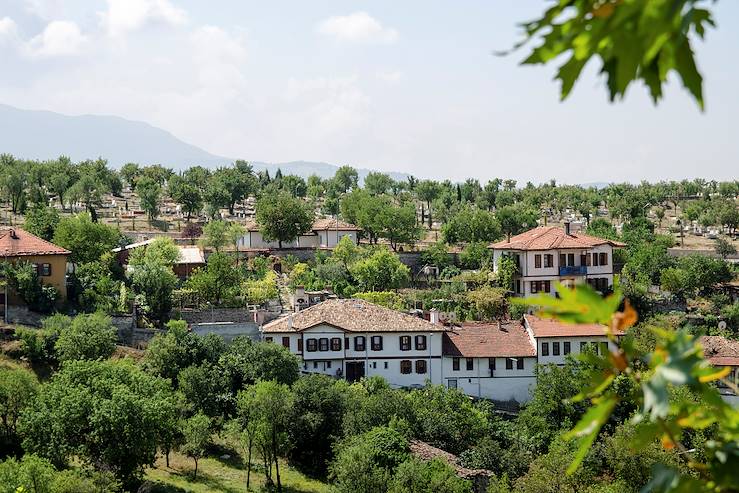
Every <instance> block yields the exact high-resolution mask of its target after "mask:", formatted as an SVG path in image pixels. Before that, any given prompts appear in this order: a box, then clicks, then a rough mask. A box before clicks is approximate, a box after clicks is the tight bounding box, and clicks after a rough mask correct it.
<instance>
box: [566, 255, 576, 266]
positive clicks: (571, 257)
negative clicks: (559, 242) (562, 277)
mask: <svg viewBox="0 0 739 493" xmlns="http://www.w3.org/2000/svg"><path fill="white" fill-rule="evenodd" d="M567 265H569V266H573V265H575V254H574V253H568V254H567Z"/></svg>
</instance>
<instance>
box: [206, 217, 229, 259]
mask: <svg viewBox="0 0 739 493" xmlns="http://www.w3.org/2000/svg"><path fill="white" fill-rule="evenodd" d="M228 225H229V223H228V222H227V221H210V222H209V223H208V224H206V225H205V227H203V237H202V238H201V239H200V244H201V245H202V246H203V247H206V248H212V249H213V250H215V251H216V253H217V252H220V251H221V248H223V247H224V246H226V245H227V244H228V242H229V239H228V233H227V232H228Z"/></svg>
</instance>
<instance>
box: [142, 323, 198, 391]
mask: <svg viewBox="0 0 739 493" xmlns="http://www.w3.org/2000/svg"><path fill="white" fill-rule="evenodd" d="M166 329H167V331H166V333H164V334H157V335H155V336H154V337H153V338H152V339H151V341H149V344H148V345H147V347H146V353H145V355H144V365H143V366H144V368H146V370H147V371H149V372H150V373H152V374H154V375H156V376H159V377H163V378H167V379H169V380H170V381H171V382H172V384H173V385H174V386H175V388H176V387H177V386H178V377H179V374H180V371H182V370H183V369H185V368H187V367H189V366H191V365H195V364H199V363H201V362H202V361H203V359H204V357H205V355H204V351H203V347H202V341H201V338H200V337H199V336H198V335H196V334H195V333H193V332H190V331H189V330H188V328H187V322H185V321H184V320H170V321H169V322H167V325H166Z"/></svg>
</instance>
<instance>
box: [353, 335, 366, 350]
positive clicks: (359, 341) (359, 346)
mask: <svg viewBox="0 0 739 493" xmlns="http://www.w3.org/2000/svg"><path fill="white" fill-rule="evenodd" d="M364 342H365V339H364V336H357V337H355V338H354V350H355V351H364V349H365V347H364Z"/></svg>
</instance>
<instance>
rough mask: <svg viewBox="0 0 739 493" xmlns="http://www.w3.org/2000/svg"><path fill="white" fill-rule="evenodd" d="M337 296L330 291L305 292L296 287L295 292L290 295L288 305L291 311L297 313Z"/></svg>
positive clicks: (301, 288)
mask: <svg viewBox="0 0 739 493" xmlns="http://www.w3.org/2000/svg"><path fill="white" fill-rule="evenodd" d="M336 297H337V296H336V295H335V294H334V292H333V291H331V290H330V289H322V290H320V291H306V290H305V287H304V286H297V287H296V288H295V292H294V293H292V295H290V303H291V305H292V308H293V311H296V312H299V311H300V310H305V309H306V308H309V307H311V306H313V305H317V304H318V303H322V302H324V301H326V300H328V299H332V298H336Z"/></svg>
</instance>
